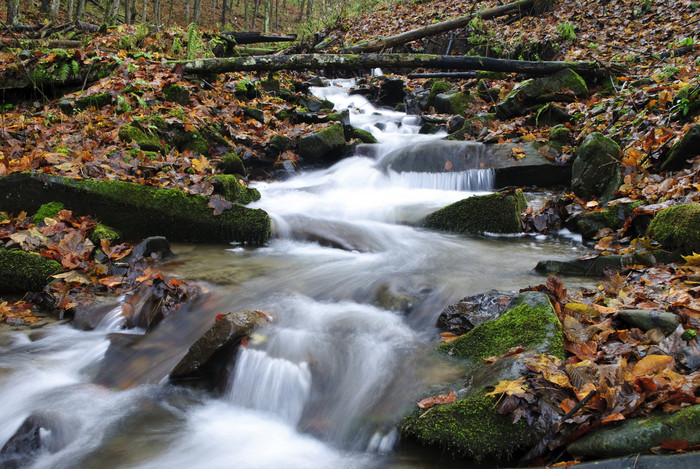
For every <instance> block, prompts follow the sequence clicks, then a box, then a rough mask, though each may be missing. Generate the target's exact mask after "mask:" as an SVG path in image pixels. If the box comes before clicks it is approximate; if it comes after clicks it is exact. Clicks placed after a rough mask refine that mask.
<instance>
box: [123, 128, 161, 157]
mask: <svg viewBox="0 0 700 469" xmlns="http://www.w3.org/2000/svg"><path fill="white" fill-rule="evenodd" d="M119 138H120V139H121V140H122V141H124V142H126V143H131V142H133V143H136V144H137V145H138V146H139V148H140V149H141V150H144V151H157V152H159V153H162V154H165V148H164V147H163V145H162V144H161V142H160V138H159V137H158V136H157V135H154V134H152V133H150V132H148V133H146V132H144V131H143V130H142V129H141V128H140V127H139V126H136V125H133V124H124V125H122V126H121V127H120V128H119Z"/></svg>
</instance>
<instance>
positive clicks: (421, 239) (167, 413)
mask: <svg viewBox="0 0 700 469" xmlns="http://www.w3.org/2000/svg"><path fill="white" fill-rule="evenodd" d="M352 83H353V82H352V81H351V80H335V81H333V82H332V86H329V87H325V88H315V89H313V92H314V94H316V95H317V96H319V97H322V98H326V99H329V100H331V101H333V102H334V103H335V106H336V109H346V108H347V109H350V119H351V123H352V125H354V126H355V127H358V128H361V129H364V130H367V131H369V132H371V133H372V134H373V135H374V136H375V137H376V138H377V139H378V140H379V142H380V143H379V144H376V145H372V146H366V145H362V146H360V147H359V148H358V151H357V154H356V155H355V156H352V157H349V158H346V159H343V160H342V161H340V162H339V163H337V164H335V165H333V166H332V167H330V168H327V169H321V170H313V171H311V170H308V171H301V172H298V173H297V174H295V175H293V176H292V177H290V178H288V179H286V180H283V181H277V182H271V183H256V184H255V187H256V188H257V189H258V190H259V191H260V193H261V194H262V198H261V200H259V201H258V202H256V203H254V204H252V205H251V206H253V207H256V208H262V209H264V210H266V211H267V212H268V213H269V214H270V216H271V217H272V220H273V233H274V236H273V239H272V240H271V241H270V242H269V243H268V244H267V245H266V246H263V247H260V248H249V247H245V246H238V245H225V246H222V245H187V244H176V245H174V246H173V251H174V252H175V253H176V254H177V257H176V259H175V260H173V261H170V262H168V263H166V264H165V265H164V266H163V268H164V270H166V271H168V272H169V273H170V274H173V275H177V276H179V277H181V278H185V279H189V280H197V281H198V282H202V284H204V285H206V286H207V288H208V289H209V290H210V291H212V292H213V293H212V295H213V298H214V299H213V300H211V301H205V302H203V303H201V304H198V305H195V306H194V307H192V308H188V309H187V310H186V311H178V312H177V313H173V315H172V316H169V317H168V318H166V319H165V320H164V321H163V322H162V323H161V325H160V326H159V327H158V328H157V329H156V330H154V331H153V332H151V333H149V334H148V335H143V334H144V331H140V330H124V329H123V327H122V324H123V317H122V315H121V308H120V306H119V304H118V303H115V304H114V306H113V307H112V308H111V309H110V311H109V312H108V313H107V314H106V315H105V316H104V317H103V318H102V320H101V322H100V324H99V326H98V327H96V328H95V329H94V330H92V331H79V330H77V329H75V328H73V327H72V326H71V325H70V324H59V325H55V326H51V327H44V328H43V329H37V330H34V331H29V332H20V331H14V332H4V333H2V334H0V403H2V405H0V422H2V424H0V446H1V445H3V444H5V442H6V441H8V439H10V437H12V435H13V434H15V432H17V429H18V428H19V427H20V425H21V424H22V422H24V421H25V419H27V417H28V416H30V415H31V416H32V418H33V419H35V420H38V421H40V422H41V423H42V425H41V426H42V430H41V432H40V438H41V441H42V449H40V450H38V451H37V452H36V454H35V455H34V456H35V457H34V459H33V460H32V462H31V465H30V466H29V467H32V468H52V469H56V468H95V469H97V468H99V469H110V468H153V469H155V468H159V469H173V468H208V469H211V468H233V467H237V468H238V467H240V468H245V469H253V468H261V469H263V468H265V469H266V468H275V469H285V468H289V469H292V468H299V469H302V468H303V469H309V468H319V469H320V468H330V467H333V468H337V469H339V468H394V469H398V468H416V469H418V468H428V467H436V466H437V465H438V464H437V462H436V461H433V460H431V459H429V458H426V457H421V456H420V455H414V454H412V453H410V454H409V452H407V451H403V450H397V445H396V443H397V435H396V432H395V430H394V427H395V424H396V422H397V421H398V420H399V419H400V416H401V415H402V414H405V413H406V412H408V411H410V410H411V409H412V408H413V407H414V406H415V403H414V399H417V398H418V396H419V394H420V392H421V390H424V389H425V388H426V386H428V385H430V384H431V383H434V382H439V381H441V380H443V379H445V378H446V377H448V376H451V375H453V374H454V370H452V369H450V367H449V366H447V365H445V364H442V363H437V362H435V359H434V358H431V356H430V354H429V351H430V349H431V348H432V347H433V346H434V345H435V344H436V343H437V341H438V340H439V336H438V331H437V330H436V328H435V326H434V325H435V321H436V319H437V317H438V315H439V314H440V312H441V311H442V309H443V308H444V307H445V306H447V305H448V304H450V303H452V302H455V301H456V300H458V299H460V298H462V297H465V296H469V295H474V294H477V293H483V292H485V291H488V290H491V289H497V290H500V291H504V292H507V291H517V290H519V289H520V288H524V287H527V286H531V285H537V284H540V283H544V280H545V278H544V277H542V276H540V275H537V274H535V273H534V271H533V268H534V266H535V264H536V263H537V261H539V260H541V259H567V258H571V257H575V256H579V255H582V254H584V253H586V252H587V249H586V248H585V247H583V246H581V244H580V243H579V242H577V241H576V240H574V239H572V238H571V237H565V236H562V237H558V238H544V237H532V236H509V237H506V236H499V237H496V236H484V237H470V236H462V235H453V234H445V233H438V232H433V231H428V230H425V229H423V228H421V227H420V222H421V220H422V219H423V218H424V217H425V216H426V215H427V214H429V213H431V212H432V211H435V210H436V209H439V208H441V207H443V206H445V205H447V204H450V203H452V202H456V201H458V200H461V199H463V198H465V197H468V196H470V195H474V194H479V193H485V192H488V191H489V190H490V189H491V184H492V182H491V180H492V175H491V173H490V170H488V169H480V170H470V171H462V172H448V173H434V174H432V173H395V172H393V171H391V170H383V169H381V165H380V164H378V163H379V162H381V160H382V158H384V157H386V156H387V155H389V154H391V152H393V151H395V150H396V149H398V148H401V147H404V146H412V145H416V144H417V143H424V142H429V141H437V140H438V139H440V138H441V137H443V136H444V134H443V135H440V134H437V135H429V136H426V135H419V134H418V128H419V124H420V122H419V119H418V118H417V117H415V116H407V115H405V114H403V113H399V112H394V111H387V110H382V109H377V108H374V107H373V106H372V105H371V104H370V103H368V102H367V101H366V100H365V99H364V98H362V97H360V96H349V95H348V90H349V88H350V86H352ZM380 128H381V130H380ZM540 197H541V196H540V195H537V194H528V198H529V201H530V202H532V203H537V201H538V200H539V198H540ZM567 286H570V285H569V282H567ZM241 309H252V310H255V309H259V310H262V311H265V312H266V313H268V314H270V315H271V316H272V317H273V318H274V321H273V322H272V324H271V325H270V326H269V327H266V328H264V329H262V330H259V331H257V332H256V333H255V334H254V335H253V336H252V337H251V339H250V341H249V343H248V345H247V346H246V347H242V348H241V349H240V351H239V354H238V356H237V358H236V360H235V361H232V362H231V364H230V365H229V369H228V373H227V376H228V378H227V380H226V382H224V383H220V390H221V392H220V393H217V394H213V393H211V392H207V391H204V390H199V389H197V388H196V387H189V386H176V385H173V384H171V383H169V382H168V380H167V371H166V370H168V369H172V365H173V364H175V363H177V361H178V360H179V357H181V356H182V354H184V352H185V351H186V347H184V346H183V344H190V343H192V342H193V341H194V340H195V339H196V338H197V337H198V336H199V335H201V333H202V332H203V327H204V326H203V325H206V324H210V323H211V321H212V320H213V318H214V317H215V316H216V314H219V313H222V312H223V313H225V312H228V311H236V310H241ZM173 331H176V333H175V332H173ZM115 333H118V334H119V335H120V336H127V338H128V337H129V336H132V338H134V339H137V340H138V341H139V342H138V343H139V348H140V350H144V351H146V352H147V353H146V352H144V353H141V354H138V356H136V355H135V356H133V357H127V358H126V359H125V360H126V361H124V360H122V361H113V362H112V361H110V359H109V358H108V357H106V356H105V354H106V351H107V349H108V347H109V343H110V337H111V336H112V335H113V334H115ZM188 346H189V345H188ZM183 347H184V348H183ZM124 370H138V373H136V375H135V376H133V377H132V381H131V382H134V383H135V384H137V385H136V386H132V387H129V388H127V389H123V390H117V389H109V388H107V387H104V386H101V385H98V384H95V376H96V375H97V374H98V373H99V374H101V375H104V374H110V373H113V374H118V373H123V372H124ZM5 464H7V465H3V463H2V461H0V467H8V468H9V467H15V466H12V465H9V464H10V463H7V461H5ZM22 467H26V466H22ZM440 467H446V466H440ZM460 467H464V466H460Z"/></svg>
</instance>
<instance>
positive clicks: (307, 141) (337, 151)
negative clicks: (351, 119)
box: [298, 123, 345, 162]
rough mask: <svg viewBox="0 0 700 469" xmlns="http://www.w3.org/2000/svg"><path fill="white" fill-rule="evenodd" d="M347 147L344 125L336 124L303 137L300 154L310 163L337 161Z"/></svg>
mask: <svg viewBox="0 0 700 469" xmlns="http://www.w3.org/2000/svg"><path fill="white" fill-rule="evenodd" d="M344 147H345V130H344V128H343V124H340V123H336V124H333V125H331V126H329V127H326V128H325V129H322V130H319V131H318V132H314V133H311V134H307V135H303V136H302V137H301V138H300V139H299V146H298V152H299V156H301V157H302V158H303V159H304V160H306V161H309V162H320V161H329V162H330V161H335V160H338V159H340V158H341V156H342V153H343V149H344Z"/></svg>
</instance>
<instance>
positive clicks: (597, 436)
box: [567, 405, 700, 458]
mask: <svg viewBox="0 0 700 469" xmlns="http://www.w3.org/2000/svg"><path fill="white" fill-rule="evenodd" d="M665 441H683V442H687V443H688V446H695V445H698V444H700V405H694V406H692V407H687V408H685V409H683V410H680V411H678V412H676V413H675V414H671V415H660V416H656V417H649V416H646V417H639V418H634V419H629V420H626V421H624V422H620V423H619V424H613V425H611V426H609V427H606V428H603V429H601V430H598V431H596V432H593V433H590V434H588V435H585V436H583V437H581V438H579V439H578V440H576V441H575V442H573V443H571V444H570V445H569V446H568V447H567V451H568V452H569V453H571V454H572V455H573V456H575V457H580V456H586V457H593V458H610V457H616V456H625V455H628V454H635V453H641V452H644V451H649V450H650V449H652V448H654V447H657V446H660V445H661V444H662V443H663V442H665Z"/></svg>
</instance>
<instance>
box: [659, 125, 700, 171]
mask: <svg viewBox="0 0 700 469" xmlns="http://www.w3.org/2000/svg"><path fill="white" fill-rule="evenodd" d="M698 155H700V124H695V125H694V126H692V127H691V128H690V129H688V131H687V132H686V133H685V135H683V138H681V139H680V140H679V141H678V143H676V144H675V145H673V146H672V147H671V149H670V150H669V152H668V156H667V157H666V159H665V160H664V162H663V163H662V164H661V170H662V171H675V170H679V169H682V168H684V167H687V166H689V164H688V162H687V160H689V159H691V158H693V157H695V156H698Z"/></svg>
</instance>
